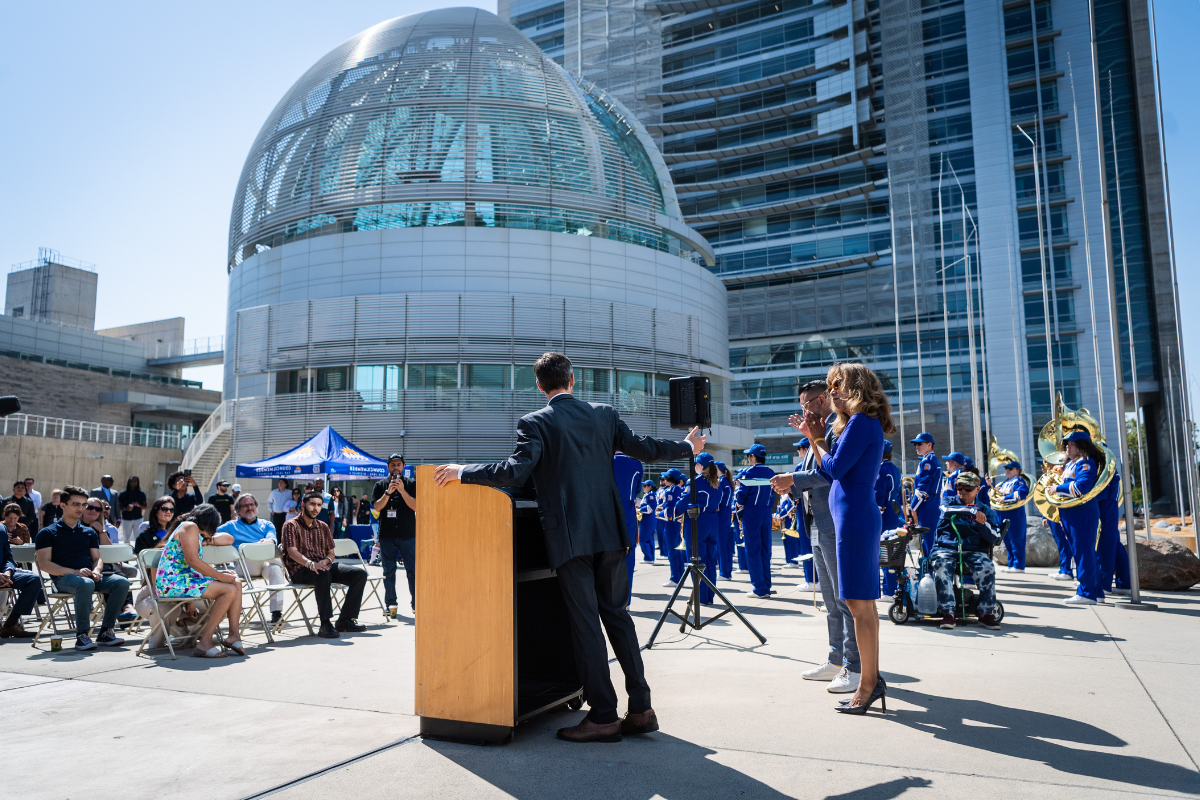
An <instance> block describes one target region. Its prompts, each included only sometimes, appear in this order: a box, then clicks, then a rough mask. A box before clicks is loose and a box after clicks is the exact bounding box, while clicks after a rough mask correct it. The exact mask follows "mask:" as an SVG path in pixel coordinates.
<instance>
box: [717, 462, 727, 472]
mask: <svg viewBox="0 0 1200 800" xmlns="http://www.w3.org/2000/svg"><path fill="white" fill-rule="evenodd" d="M713 463H714V464H716V465H717V469H719V470H720V471H721V472H724V471H725V470H727V469H729V468H728V467H726V466H725V462H724V461H714V462H713Z"/></svg>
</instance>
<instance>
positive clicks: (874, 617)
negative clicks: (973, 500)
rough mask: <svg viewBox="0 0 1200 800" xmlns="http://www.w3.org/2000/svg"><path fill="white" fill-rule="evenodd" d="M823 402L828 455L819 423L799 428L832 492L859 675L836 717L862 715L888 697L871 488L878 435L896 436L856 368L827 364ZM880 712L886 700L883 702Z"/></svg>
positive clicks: (880, 400)
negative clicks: (829, 412) (831, 439)
mask: <svg viewBox="0 0 1200 800" xmlns="http://www.w3.org/2000/svg"><path fill="white" fill-rule="evenodd" d="M826 380H827V382H828V384H829V399H830V401H831V402H832V403H833V408H834V410H835V411H836V412H837V422H835V423H834V432H835V433H837V440H836V442H835V443H834V446H833V450H832V452H830V450H829V449H828V447H827V446H826V444H825V421H824V420H823V419H821V418H820V415H818V414H814V413H809V414H806V415H805V420H804V428H802V432H803V433H804V434H806V435H807V436H808V438H809V440H810V441H811V443H812V446H813V448H814V449H815V450H816V452H817V459H818V461H819V462H820V464H821V472H823V473H825V474H826V477H828V478H829V479H830V480H831V481H832V483H833V486H832V488H830V490H829V512H830V514H832V516H833V527H834V531H835V533H836V535H837V573H838V594H839V595H840V597H841V599H842V600H845V601H846V605H847V606H848V607H849V608H850V613H851V614H852V615H854V636H855V638H856V639H857V640H858V652H859V658H860V661H861V664H862V674H861V677H860V679H859V683H858V689H857V690H855V692H854V696H853V697H852V698H851V699H850V702H849V703H847V704H845V705H839V706H838V707H837V710H838V711H841V712H844V713H848V714H865V713H866V711H867V709H869V708H870V707H871V704H872V703H874V702H875V701H876V700H881V699H883V698H884V697H885V695H886V694H887V684H886V683H884V681H883V677H882V676H881V675H880V674H879V611H878V610H877V608H876V606H875V601H876V600H878V599H879V534H880V530H881V527H882V524H883V519H882V516H881V515H880V513H879V506H877V505H876V504H875V481H876V478H877V477H878V475H879V463H880V461H881V460H882V458H883V442H884V438H883V437H884V435H885V434H890V433H895V432H896V426H895V425H894V424H892V410H891V406H890V405H889V404H888V401H887V397H886V396H885V395H884V394H883V385H882V384H881V383H880V382H879V377H878V376H877V375H876V374H875V373H874V372H872V371H871V370H870V369H869V368H867V367H866V366H865V365H863V364H859V363H854V362H851V363H843V364H834V365H833V366H832V367H831V368H830V370H829V375H828V377H827V379H826ZM883 708H884V710H885V711H886V710H887V701H886V700H883Z"/></svg>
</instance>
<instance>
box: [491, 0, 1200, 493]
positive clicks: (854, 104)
mask: <svg viewBox="0 0 1200 800" xmlns="http://www.w3.org/2000/svg"><path fill="white" fill-rule="evenodd" d="M1093 6H1094V8H1093V9H1089V7H1088V5H1087V4H1085V3H1072V2H1066V1H1065V0H1064V2H1059V1H1058V0H1050V2H1039V3H1036V4H1034V3H1029V2H1023V1H1020V2H1007V3H1001V2H991V3H964V2H962V0H946V2H937V0H873V1H871V2H861V1H860V0H852V2H846V3H829V2H811V1H810V0H769V1H768V2H763V1H762V0H751V1H750V2H742V3H722V2H714V1H712V0H660V2H647V3H644V4H638V3H634V2H633V1H632V0H608V1H607V2H599V1H598V0H500V16H501V17H504V18H507V19H509V20H510V21H511V22H512V23H513V24H514V25H515V26H516V27H518V28H519V29H521V30H522V31H523V32H524V33H526V34H527V35H528V36H530V37H531V39H532V40H533V41H534V42H535V43H538V44H539V45H540V46H542V47H543V49H544V51H545V52H546V54H547V55H548V56H550V57H551V58H553V59H554V60H555V61H557V62H558V63H560V64H562V65H563V67H564V68H565V69H566V70H567V72H568V73H570V74H572V75H574V76H576V77H577V78H578V79H579V80H580V81H581V82H582V83H583V84H584V85H591V84H593V83H594V84H596V85H599V86H601V87H603V88H604V89H605V90H606V91H607V92H609V93H611V94H612V95H614V96H616V97H618V98H620V99H621V100H622V102H623V103H624V104H625V105H626V106H627V107H629V108H630V109H632V110H633V111H634V112H635V113H636V114H637V115H638V117H639V119H640V120H641V121H642V122H643V124H645V125H646V127H647V129H648V130H649V131H650V133H651V134H652V135H653V136H654V137H655V138H656V140H657V141H658V143H659V147H660V149H661V151H662V153H663V155H664V158H665V160H666V162H667V164H668V165H669V167H670V170H671V175H672V178H673V179H674V182H675V186H676V191H677V194H678V197H679V202H680V208H681V210H682V212H683V214H684V218H685V220H686V221H687V222H688V224H689V225H691V226H692V227H694V228H695V229H696V230H697V231H699V232H700V233H702V234H703V235H704V236H705V237H706V238H707V239H708V241H709V242H710V243H711V244H712V245H713V248H714V250H715V252H716V255H717V263H716V266H715V267H713V268H712V269H713V271H714V272H715V273H716V274H717V275H718V276H720V277H721V279H722V281H723V282H724V283H725V285H726V288H727V289H728V297H729V314H728V319H729V338H730V356H729V365H730V369H731V370H732V371H733V373H734V375H735V380H734V384H733V389H732V399H733V401H734V402H735V403H736V404H738V405H739V406H740V407H741V409H742V410H743V411H747V412H749V413H750V419H751V420H752V421H753V425H754V428H755V432H756V435H757V436H758V438H759V440H760V441H764V442H766V443H767V444H768V446H769V449H770V450H771V451H773V452H783V451H786V450H787V445H786V443H787V442H788V441H789V440H791V439H792V438H794V437H793V436H792V435H791V432H790V431H789V430H788V429H787V428H786V427H785V420H786V417H787V415H788V414H790V413H794V412H795V410H796V393H797V389H798V387H799V386H800V385H802V384H803V383H804V382H806V381H808V380H811V379H813V378H817V377H822V376H823V375H824V372H825V370H826V369H827V367H828V365H829V364H831V363H833V362H834V361H838V360H842V359H857V360H862V361H864V362H866V363H868V364H869V365H870V366H872V367H873V368H874V369H876V370H877V371H878V372H879V373H880V374H881V375H882V376H884V377H885V381H886V384H887V388H888V389H889V390H890V391H891V392H892V396H893V402H894V403H895V404H896V405H897V406H898V405H900V404H901V402H902V404H903V411H904V413H903V420H904V428H905V436H906V437H907V438H911V437H912V436H913V435H914V434H915V433H916V432H917V431H918V430H921V429H927V430H930V431H932V432H933V433H934V435H935V437H936V438H937V441H938V448H939V452H942V453H945V452H949V451H950V449H951V448H953V449H958V450H962V451H964V452H966V453H967V454H968V455H973V456H984V455H985V454H986V443H987V438H986V437H987V435H988V434H989V433H990V434H993V435H995V436H996V437H997V439H998V440H999V441H1000V443H1001V444H1002V445H1004V446H1006V447H1010V448H1012V449H1014V450H1017V452H1019V453H1023V454H1024V457H1025V459H1026V460H1027V461H1030V462H1032V461H1033V460H1034V459H1035V456H1036V446H1035V438H1036V432H1037V430H1038V429H1040V427H1041V426H1042V425H1043V424H1044V423H1045V422H1046V420H1047V419H1048V418H1049V414H1050V410H1051V397H1052V392H1053V393H1057V392H1062V394H1063V398H1064V400H1065V401H1066V402H1067V404H1068V405H1071V406H1072V407H1078V406H1081V405H1082V406H1087V407H1088V408H1090V409H1092V410H1093V412H1094V413H1096V414H1097V415H1099V414H1104V418H1105V424H1106V426H1107V428H1108V430H1109V435H1110V436H1112V435H1113V434H1114V432H1115V431H1116V430H1118V429H1119V425H1118V423H1117V422H1116V416H1117V412H1116V404H1115V399H1114V395H1113V380H1114V378H1113V368H1112V363H1113V353H1112V344H1111V342H1112V336H1111V328H1110V303H1109V300H1108V297H1109V295H1108V287H1109V285H1110V284H1109V283H1108V280H1107V274H1108V273H1107V264H1108V258H1109V253H1110V252H1111V253H1113V254H1115V260H1116V265H1117V281H1116V286H1115V287H1114V290H1115V294H1116V300H1117V306H1118V307H1119V309H1120V312H1119V317H1118V328H1119V329H1120V331H1119V332H1120V336H1121V342H1122V357H1123V364H1124V367H1125V381H1126V382H1127V385H1126V390H1127V393H1128V402H1127V406H1128V407H1129V408H1130V409H1132V407H1133V404H1132V394H1131V389H1132V387H1131V386H1130V385H1129V384H1128V381H1129V380H1130V378H1131V374H1132V373H1131V370H1130V357H1129V349H1128V332H1129V326H1128V317H1127V316H1126V311H1125V283H1124V270H1123V268H1122V267H1123V263H1122V253H1126V254H1128V259H1127V261H1128V268H1129V282H1130V286H1131V290H1130V299H1131V301H1132V319H1133V321H1134V326H1133V337H1134V344H1135V347H1136V359H1137V376H1138V381H1139V384H1138V386H1139V389H1140V390H1141V391H1140V398H1139V399H1140V400H1141V402H1142V405H1143V407H1144V411H1145V413H1146V419H1147V424H1148V426H1149V427H1150V428H1151V429H1152V431H1153V432H1154V436H1152V437H1151V438H1152V439H1153V442H1152V444H1151V454H1152V455H1154V454H1156V453H1157V452H1159V451H1162V452H1166V451H1163V450H1162V448H1165V447H1168V446H1170V442H1171V441H1172V432H1173V429H1172V428H1171V427H1170V420H1169V417H1170V416H1171V414H1170V413H1168V407H1169V406H1171V405H1174V407H1175V408H1174V411H1175V413H1174V418H1175V420H1176V425H1177V426H1178V425H1180V424H1181V421H1182V419H1183V416H1182V414H1180V413H1179V410H1180V408H1181V404H1180V402H1179V400H1178V398H1176V400H1175V401H1174V403H1173V404H1172V403H1170V402H1169V401H1168V398H1167V397H1166V394H1167V393H1166V392H1165V391H1164V390H1165V389H1166V388H1167V387H1166V386H1165V385H1164V381H1165V380H1166V377H1165V376H1164V375H1163V374H1162V367H1161V365H1162V364H1163V363H1167V359H1165V356H1166V354H1167V353H1168V350H1169V349H1171V350H1173V349H1174V348H1176V346H1177V344H1176V343H1177V336H1176V303H1175V295H1174V293H1173V290H1172V289H1171V275H1172V267H1171V263H1170V259H1169V252H1168V244H1169V243H1168V239H1167V233H1166V226H1165V203H1164V200H1163V195H1164V193H1163V188H1162V179H1161V172H1160V170H1159V148H1158V135H1157V116H1156V114H1157V106H1156V98H1155V94H1154V88H1153V76H1152V70H1151V63H1150V61H1149V60H1148V53H1149V43H1150V39H1149V29H1148V23H1147V15H1146V7H1145V3H1144V2H1140V3H1139V2H1134V3H1132V4H1129V5H1128V6H1127V5H1126V4H1123V3H1120V2H1116V1H1115V0H1112V1H1110V0H1095V1H1094V3H1093ZM1091 13H1094V15H1095V18H1096V30H1097V42H1098V46H1097V53H1096V57H1095V60H1094V59H1093V53H1092V49H1091V44H1090V40H1091V37H1090V31H1091V22H1090V14H1091ZM1034 20H1036V34H1035V31H1034V28H1035V23H1034ZM1110 73H1111V75H1112V87H1113V97H1112V102H1111V107H1112V108H1113V109H1115V120H1112V121H1111V122H1110V115H1109V108H1110V101H1109V97H1108V94H1107V93H1108V84H1109V74H1110ZM1097 90H1099V91H1100V99H1101V103H1100V106H1101V123H1102V124H1101V125H1099V126H1098V124H1097V116H1096V98H1097ZM1113 123H1115V133H1116V159H1115V160H1114V157H1113ZM1076 125H1078V128H1079V133H1078V136H1077V135H1076V132H1075V127H1076ZM1098 129H1099V130H1098ZM1098 132H1099V134H1100V137H1099V139H1098V137H1097V134H1098ZM1025 134H1028V137H1029V138H1028V139H1027V138H1026V135H1025ZM1030 139H1032V140H1033V144H1031V143H1030ZM1101 147H1102V148H1103V158H1104V163H1103V165H1102V164H1101V158H1100V148H1101ZM1035 154H1036V159H1035ZM1035 160H1036V166H1037V170H1036V171H1037V177H1038V180H1039V181H1040V186H1037V187H1036V188H1035V180H1034V166H1035ZM1117 167H1119V172H1120V184H1121V191H1120V197H1121V201H1122V202H1121V206H1122V213H1120V214H1118V209H1117V205H1118V204H1117V201H1116V198H1117V194H1118V193H1117V189H1116V183H1117V179H1116V173H1117ZM1105 181H1107V195H1108V203H1109V207H1110V210H1111V214H1110V217H1111V221H1112V225H1111V236H1109V237H1106V236H1105V231H1104V224H1103V222H1102V220H1103V219H1104V218H1105V217H1104V213H1105V209H1104V208H1103V199H1104V198H1103V197H1102V190H1103V189H1104V183H1105ZM1085 207H1086V208H1085ZM1085 215H1086V226H1085V224H1084V217H1085ZM1039 219H1040V225H1039ZM1039 231H1040V238H1039ZM1122 234H1124V239H1123V241H1124V244H1122V239H1121V235H1122ZM1089 267H1090V273H1089ZM1089 274H1090V278H1089ZM1093 308H1094V312H1093ZM1047 320H1049V323H1047ZM1047 336H1049V346H1047ZM1048 354H1049V356H1048ZM898 356H899V357H898ZM1178 384H1179V379H1178V376H1176V379H1175V385H1176V386H1178ZM947 387H949V389H950V392H951V394H952V396H953V399H954V402H953V404H952V405H948V404H947ZM894 410H896V411H898V410H899V409H894ZM1174 433H1175V435H1176V436H1177V437H1179V438H1178V441H1182V431H1181V429H1179V428H1178V427H1176V428H1175V429H1174ZM1151 461H1152V462H1153V463H1166V462H1167V461H1169V459H1163V458H1152V459H1151ZM1166 472H1167V470H1162V473H1163V474H1161V475H1158V476H1157V480H1158V483H1157V487H1156V488H1155V490H1154V494H1155V496H1156V497H1159V496H1166V495H1168V494H1171V493H1172V492H1173V490H1172V489H1170V488H1169V484H1170V482H1171V480H1170V476H1169V475H1167V474H1166Z"/></svg>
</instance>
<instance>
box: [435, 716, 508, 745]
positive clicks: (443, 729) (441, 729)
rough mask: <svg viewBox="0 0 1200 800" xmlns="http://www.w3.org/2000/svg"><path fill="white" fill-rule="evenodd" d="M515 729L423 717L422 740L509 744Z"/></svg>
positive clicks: (504, 726)
mask: <svg viewBox="0 0 1200 800" xmlns="http://www.w3.org/2000/svg"><path fill="white" fill-rule="evenodd" d="M512 735H513V729H512V728H510V727H508V726H507V725H488V724H487V723H483V722H462V721H461V720H454V719H438V718H436V717H421V738H422V739H437V740H441V741H446V742H459V743H462V744H480V745H482V744H508V743H509V742H510V741H512Z"/></svg>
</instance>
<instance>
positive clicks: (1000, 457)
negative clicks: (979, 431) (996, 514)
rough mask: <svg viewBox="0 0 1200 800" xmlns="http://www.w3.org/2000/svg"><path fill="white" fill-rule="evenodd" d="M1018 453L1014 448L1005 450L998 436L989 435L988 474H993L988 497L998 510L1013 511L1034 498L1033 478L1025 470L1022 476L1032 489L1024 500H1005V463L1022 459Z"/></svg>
mask: <svg viewBox="0 0 1200 800" xmlns="http://www.w3.org/2000/svg"><path fill="white" fill-rule="evenodd" d="M1020 460H1021V459H1019V458H1017V454H1016V453H1014V452H1013V451H1012V450H1005V449H1004V448H1002V447H1001V446H1000V445H999V444H998V443H997V442H996V437H995V436H992V437H989V442H988V474H989V475H991V476H992V488H991V489H989V490H988V497H990V498H991V500H992V508H993V509H995V510H996V511H1013V510H1015V509H1018V508H1020V507H1021V506H1023V505H1025V504H1026V503H1028V502H1029V501H1030V500H1032V499H1033V484H1034V481H1033V478H1030V477H1029V475H1028V474H1027V473H1025V472H1022V473H1021V477H1022V478H1024V479H1025V485H1026V486H1028V487H1029V489H1030V491H1029V492H1028V493H1027V494H1026V495H1025V499H1024V500H1010V501H1005V500H1004V492H1002V491H1000V484H1001V483H1003V482H1004V481H1006V480H1008V477H1007V476H1006V475H1005V473H1004V465H1005V464H1007V463H1008V462H1010V461H1018V462H1019V461H1020Z"/></svg>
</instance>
